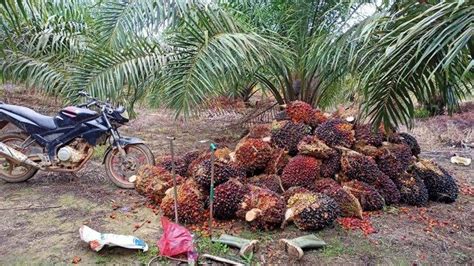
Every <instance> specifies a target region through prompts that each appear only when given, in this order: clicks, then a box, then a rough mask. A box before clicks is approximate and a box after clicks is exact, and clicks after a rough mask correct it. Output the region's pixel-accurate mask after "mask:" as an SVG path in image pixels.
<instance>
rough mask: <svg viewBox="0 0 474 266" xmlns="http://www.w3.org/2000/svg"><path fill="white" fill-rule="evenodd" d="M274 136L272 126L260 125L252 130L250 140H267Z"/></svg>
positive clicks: (249, 135)
mask: <svg viewBox="0 0 474 266" xmlns="http://www.w3.org/2000/svg"><path fill="white" fill-rule="evenodd" d="M271 135H272V126H271V125H269V124H259V125H256V126H253V127H252V128H250V131H249V134H248V135H247V137H248V138H251V139H265V138H267V137H271Z"/></svg>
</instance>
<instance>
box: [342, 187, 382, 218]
mask: <svg viewBox="0 0 474 266" xmlns="http://www.w3.org/2000/svg"><path fill="white" fill-rule="evenodd" d="M343 188H344V189H345V190H346V191H348V192H350V193H351V194H352V195H354V197H356V198H357V199H358V200H359V202H360V205H361V206H362V209H363V210H364V211H375V210H381V209H382V208H383V206H384V205H385V200H384V198H383V197H382V196H381V195H380V194H379V193H378V192H377V190H376V189H375V188H374V187H372V186H370V185H368V184H367V183H364V182H361V181H358V180H352V181H349V182H346V183H344V184H343Z"/></svg>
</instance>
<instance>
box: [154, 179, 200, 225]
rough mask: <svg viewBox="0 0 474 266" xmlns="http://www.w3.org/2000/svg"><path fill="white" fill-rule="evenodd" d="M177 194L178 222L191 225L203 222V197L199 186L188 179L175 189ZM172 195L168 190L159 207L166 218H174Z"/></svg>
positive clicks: (170, 190) (171, 191)
mask: <svg viewBox="0 0 474 266" xmlns="http://www.w3.org/2000/svg"><path fill="white" fill-rule="evenodd" d="M177 192H178V198H177V205H178V216H179V221H180V222H182V223H185V224H193V223H198V222H201V221H203V220H204V218H205V216H204V211H205V206H204V203H205V197H204V195H203V194H202V192H201V190H200V187H199V185H198V184H197V183H196V182H195V181H194V180H193V179H188V180H187V181H186V182H185V183H183V184H181V185H179V186H178V187H177ZM173 195H174V193H173V189H168V191H167V192H166V195H165V197H164V198H163V200H162V201H161V205H160V208H161V210H162V211H163V215H164V216H166V217H168V218H173V217H174V198H173Z"/></svg>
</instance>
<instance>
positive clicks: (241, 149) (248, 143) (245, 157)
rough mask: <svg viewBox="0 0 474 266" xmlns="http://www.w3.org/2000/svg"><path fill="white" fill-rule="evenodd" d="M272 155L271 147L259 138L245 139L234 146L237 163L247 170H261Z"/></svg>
mask: <svg viewBox="0 0 474 266" xmlns="http://www.w3.org/2000/svg"><path fill="white" fill-rule="evenodd" d="M271 155H272V148H271V147H270V145H269V144H268V143H266V142H264V141H263V140H261V139H250V138H249V139H246V140H245V141H243V142H242V143H239V145H238V146H237V147H236V148H235V159H236V162H237V165H238V166H240V167H241V168H243V169H246V170H247V171H248V172H255V171H258V170H263V169H265V167H266V166H267V163H268V161H269V160H270V158H271Z"/></svg>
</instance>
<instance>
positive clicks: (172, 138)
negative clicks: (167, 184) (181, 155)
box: [167, 137, 179, 223]
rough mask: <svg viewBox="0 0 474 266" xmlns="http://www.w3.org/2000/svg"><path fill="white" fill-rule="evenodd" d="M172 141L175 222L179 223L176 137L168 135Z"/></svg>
mask: <svg viewBox="0 0 474 266" xmlns="http://www.w3.org/2000/svg"><path fill="white" fill-rule="evenodd" d="M167 139H168V140H169V141H170V151H171V175H172V176H173V194H174V222H175V223H179V219H178V188H177V181H176V171H175V162H174V142H173V141H174V140H175V137H167Z"/></svg>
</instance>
